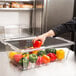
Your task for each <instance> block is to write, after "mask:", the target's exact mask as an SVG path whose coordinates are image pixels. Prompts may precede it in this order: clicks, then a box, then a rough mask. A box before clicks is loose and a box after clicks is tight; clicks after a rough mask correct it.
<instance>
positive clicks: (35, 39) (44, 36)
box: [33, 35, 46, 44]
mask: <svg viewBox="0 0 76 76" xmlns="http://www.w3.org/2000/svg"><path fill="white" fill-rule="evenodd" d="M37 40H40V41H42V44H44V42H45V40H46V35H39V36H37V37H36V38H34V40H33V43H35V41H37Z"/></svg>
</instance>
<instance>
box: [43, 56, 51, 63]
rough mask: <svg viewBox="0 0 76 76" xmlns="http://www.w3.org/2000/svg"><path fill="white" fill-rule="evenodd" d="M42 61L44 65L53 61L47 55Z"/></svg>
mask: <svg viewBox="0 0 76 76" xmlns="http://www.w3.org/2000/svg"><path fill="white" fill-rule="evenodd" d="M42 59H43V63H44V64H47V63H49V62H50V61H51V59H50V57H49V56H47V55H43V56H42Z"/></svg>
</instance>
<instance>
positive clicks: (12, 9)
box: [0, 8, 34, 11]
mask: <svg viewBox="0 0 76 76" xmlns="http://www.w3.org/2000/svg"><path fill="white" fill-rule="evenodd" d="M33 9H34V8H0V11H16V10H27V11H28V10H33Z"/></svg>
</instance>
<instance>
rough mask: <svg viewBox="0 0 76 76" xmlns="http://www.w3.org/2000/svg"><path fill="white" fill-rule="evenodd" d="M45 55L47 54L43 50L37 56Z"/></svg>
mask: <svg viewBox="0 0 76 76" xmlns="http://www.w3.org/2000/svg"><path fill="white" fill-rule="evenodd" d="M45 54H46V52H45V51H42V50H41V51H38V53H37V56H43V55H45Z"/></svg>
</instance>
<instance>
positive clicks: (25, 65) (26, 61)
mask: <svg viewBox="0 0 76 76" xmlns="http://www.w3.org/2000/svg"><path fill="white" fill-rule="evenodd" d="M28 64H29V60H28V59H27V58H26V57H24V58H23V66H24V67H25V68H27V67H28Z"/></svg>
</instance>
